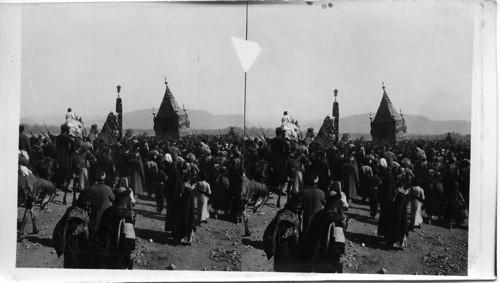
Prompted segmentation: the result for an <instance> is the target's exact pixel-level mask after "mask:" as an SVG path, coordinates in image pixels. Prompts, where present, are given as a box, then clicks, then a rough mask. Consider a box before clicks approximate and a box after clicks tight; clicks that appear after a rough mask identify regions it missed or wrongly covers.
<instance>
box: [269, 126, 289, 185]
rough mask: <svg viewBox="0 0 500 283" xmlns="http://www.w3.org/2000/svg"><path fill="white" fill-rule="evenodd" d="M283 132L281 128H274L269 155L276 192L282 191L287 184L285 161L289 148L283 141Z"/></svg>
mask: <svg viewBox="0 0 500 283" xmlns="http://www.w3.org/2000/svg"><path fill="white" fill-rule="evenodd" d="M283 136H284V132H283V130H282V129H281V128H276V137H275V138H274V139H272V140H271V142H270V144H271V155H270V159H271V160H270V161H271V165H272V166H273V168H274V176H272V177H274V178H273V179H274V181H275V185H276V186H277V187H278V192H279V193H281V192H282V191H283V187H284V186H285V185H286V182H287V174H286V168H287V166H286V160H287V157H288V155H289V153H290V146H289V145H288V143H287V142H286V140H285V139H284V137H283Z"/></svg>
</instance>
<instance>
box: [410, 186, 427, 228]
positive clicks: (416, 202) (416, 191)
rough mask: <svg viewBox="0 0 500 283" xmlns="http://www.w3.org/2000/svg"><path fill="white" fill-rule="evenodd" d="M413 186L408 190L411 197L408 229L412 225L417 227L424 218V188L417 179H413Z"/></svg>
mask: <svg viewBox="0 0 500 283" xmlns="http://www.w3.org/2000/svg"><path fill="white" fill-rule="evenodd" d="M414 183H415V186H413V187H412V188H411V190H410V198H411V214H410V230H413V228H414V227H419V228H420V224H422V222H424V218H423V217H422V204H423V203H424V200H425V194H424V190H423V189H422V188H421V187H420V186H419V185H418V183H419V181H418V180H417V179H415V180H414Z"/></svg>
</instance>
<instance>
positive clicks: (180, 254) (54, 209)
mask: <svg viewBox="0 0 500 283" xmlns="http://www.w3.org/2000/svg"><path fill="white" fill-rule="evenodd" d="M61 200H62V193H60V192H59V193H58V196H56V198H55V199H54V200H53V202H52V203H51V204H50V205H49V206H48V210H45V211H39V212H38V213H37V215H38V219H37V225H38V228H39V229H40V232H39V234H37V235H33V234H30V233H31V220H28V223H27V224H26V228H25V232H27V233H28V234H26V235H24V236H22V241H21V242H18V243H17V250H16V267H44V268H62V267H63V256H61V257H60V258H57V255H56V254H55V251H54V249H53V248H52V232H53V230H54V227H55V225H56V224H57V222H58V221H59V219H60V218H61V217H62V216H63V215H64V212H65V211H66V208H67V207H66V206H64V205H62V203H61ZM69 202H70V203H71V197H70V198H69ZM37 210H38V208H37ZM134 211H135V212H136V213H137V219H136V225H135V233H136V238H137V245H136V251H135V252H134V257H135V260H134V269H147V270H165V269H170V268H173V269H176V270H213V271H236V270H241V255H240V243H241V236H240V234H239V229H238V228H239V227H238V226H237V225H236V224H233V223H232V222H229V221H227V220H223V219H221V220H217V219H212V218H211V219H209V221H208V223H207V224H205V223H203V224H201V225H202V226H201V227H198V228H197V231H196V232H195V242H194V243H193V244H192V245H190V246H184V245H176V244H175V243H174V242H173V241H172V240H171V239H169V237H168V236H169V233H167V232H164V231H163V228H164V225H165V210H164V211H163V213H162V215H159V214H157V213H156V203H155V201H154V198H148V197H144V198H138V199H137V204H136V206H135V208H134ZM23 213H24V208H19V209H18V222H19V221H20V220H21V219H22V216H23Z"/></svg>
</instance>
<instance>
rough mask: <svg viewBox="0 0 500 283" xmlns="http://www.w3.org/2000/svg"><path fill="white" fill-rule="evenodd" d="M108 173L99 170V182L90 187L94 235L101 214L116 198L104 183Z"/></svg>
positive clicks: (91, 222)
mask: <svg viewBox="0 0 500 283" xmlns="http://www.w3.org/2000/svg"><path fill="white" fill-rule="evenodd" d="M105 180H106V173H104V171H99V172H97V183H96V184H95V185H93V186H92V187H91V188H90V202H91V204H92V206H91V210H90V228H91V232H92V233H91V235H92V237H93V236H94V235H95V233H96V232H97V229H98V227H99V222H100V221H101V216H102V214H103V213H104V211H105V210H106V209H107V208H108V207H110V206H111V205H112V203H113V201H114V200H115V195H114V194H113V190H112V189H111V188H110V187H108V186H106V185H105V184H104V181H105Z"/></svg>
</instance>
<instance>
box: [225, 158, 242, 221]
mask: <svg viewBox="0 0 500 283" xmlns="http://www.w3.org/2000/svg"><path fill="white" fill-rule="evenodd" d="M231 152H232V157H231V159H230V161H229V167H228V178H229V185H230V187H231V195H232V204H233V206H232V208H231V210H232V213H231V214H232V216H233V217H234V219H235V222H236V223H241V220H242V217H243V201H242V199H241V191H242V185H243V179H242V178H243V161H242V160H241V154H240V152H239V151H238V149H237V148H233V149H232V150H231Z"/></svg>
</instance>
